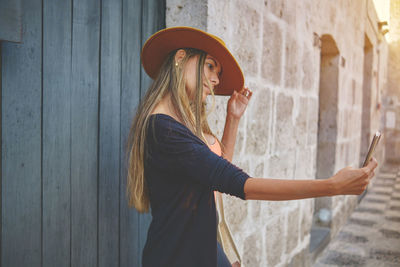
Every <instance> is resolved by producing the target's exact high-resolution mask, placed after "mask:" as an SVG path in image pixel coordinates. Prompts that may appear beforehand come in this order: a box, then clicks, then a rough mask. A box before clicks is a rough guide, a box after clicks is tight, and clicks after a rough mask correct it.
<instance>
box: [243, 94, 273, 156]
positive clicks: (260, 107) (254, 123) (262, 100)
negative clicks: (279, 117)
mask: <svg viewBox="0 0 400 267" xmlns="http://www.w3.org/2000/svg"><path fill="white" fill-rule="evenodd" d="M252 100H253V101H252V103H251V106H250V107H249V109H250V110H248V112H249V113H250V114H249V115H247V126H246V131H247V132H246V150H245V151H246V154H254V155H264V154H266V153H267V150H268V141H269V136H270V135H269V129H270V112H271V92H270V91H269V90H267V89H262V90H257V91H254V93H253V96H252Z"/></svg>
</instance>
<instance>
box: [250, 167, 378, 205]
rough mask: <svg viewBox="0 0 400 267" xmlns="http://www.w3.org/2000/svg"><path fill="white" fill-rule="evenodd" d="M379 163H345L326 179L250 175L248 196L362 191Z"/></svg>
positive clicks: (293, 196)
mask: <svg viewBox="0 0 400 267" xmlns="http://www.w3.org/2000/svg"><path fill="white" fill-rule="evenodd" d="M377 165H378V163H377V161H376V160H375V159H372V160H371V161H370V162H369V164H368V165H367V166H366V167H364V168H360V169H354V168H352V167H346V168H343V169H341V170H340V171H338V172H337V173H336V174H335V175H334V176H332V177H330V178H328V179H323V180H279V179H263V178H249V179H247V181H246V183H245V185H244V193H245V196H246V199H247V200H248V199H254V200H294V199H303V198H313V197H322V196H334V195H359V194H361V193H362V192H363V191H364V190H365V188H366V187H367V185H368V183H369V181H370V179H371V178H372V177H373V176H374V170H375V168H376V167H377Z"/></svg>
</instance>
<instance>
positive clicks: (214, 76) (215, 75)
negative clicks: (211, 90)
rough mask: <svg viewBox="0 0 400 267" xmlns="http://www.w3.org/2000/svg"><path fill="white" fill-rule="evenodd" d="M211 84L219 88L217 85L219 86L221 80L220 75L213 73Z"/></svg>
mask: <svg viewBox="0 0 400 267" xmlns="http://www.w3.org/2000/svg"><path fill="white" fill-rule="evenodd" d="M211 83H212V84H213V85H214V86H217V85H218V84H219V78H218V75H217V74H215V73H213V74H212V75H211Z"/></svg>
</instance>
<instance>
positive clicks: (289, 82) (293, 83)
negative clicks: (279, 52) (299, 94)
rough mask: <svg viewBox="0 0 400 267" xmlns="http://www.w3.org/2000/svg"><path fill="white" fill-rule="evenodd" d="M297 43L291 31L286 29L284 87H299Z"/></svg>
mask: <svg viewBox="0 0 400 267" xmlns="http://www.w3.org/2000/svg"><path fill="white" fill-rule="evenodd" d="M298 54H299V44H298V41H297V39H296V35H295V33H294V32H293V31H287V34H286V42H285V59H286V61H285V67H284V71H285V72H284V82H285V88H298V87H299V80H300V79H299V78H300V75H299V65H300V64H299V59H298Z"/></svg>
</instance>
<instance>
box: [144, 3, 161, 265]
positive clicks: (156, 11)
mask: <svg viewBox="0 0 400 267" xmlns="http://www.w3.org/2000/svg"><path fill="white" fill-rule="evenodd" d="M164 3H165V2H164V1H159V0H149V1H143V5H142V19H141V21H142V30H141V32H142V36H141V39H142V42H141V46H143V44H144V43H145V41H146V40H147V39H148V38H149V37H150V36H151V35H152V34H153V33H155V32H156V31H158V30H160V28H164V27H165V26H164V25H165V16H164V13H165V11H164V10H165V4H164ZM160 26H161V27H160ZM151 82H152V80H151V79H150V77H149V76H148V75H147V74H146V72H145V71H144V70H143V68H141V71H140V95H141V97H143V96H144V95H145V93H146V91H147V89H148V87H149V86H150V84H151ZM151 219H152V218H151V215H150V214H140V215H139V247H140V248H143V247H144V244H145V242H146V238H147V230H148V228H149V225H150V222H151ZM140 259H141V257H140ZM141 265H142V264H141V262H140V266H141Z"/></svg>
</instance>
